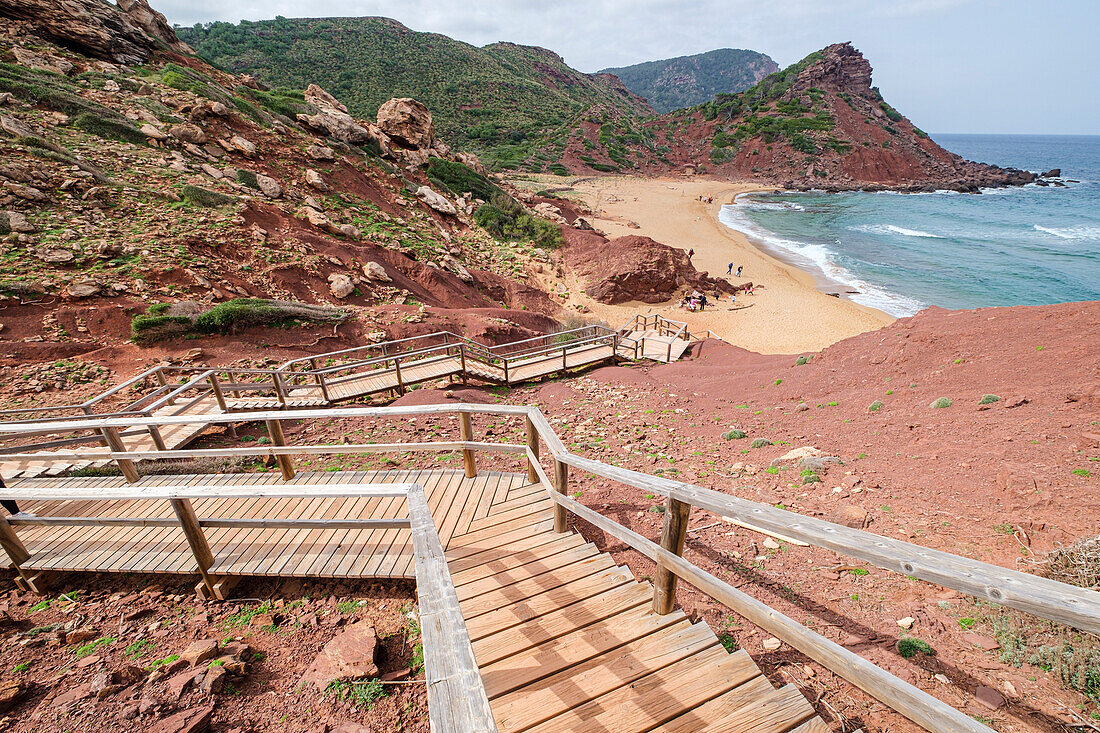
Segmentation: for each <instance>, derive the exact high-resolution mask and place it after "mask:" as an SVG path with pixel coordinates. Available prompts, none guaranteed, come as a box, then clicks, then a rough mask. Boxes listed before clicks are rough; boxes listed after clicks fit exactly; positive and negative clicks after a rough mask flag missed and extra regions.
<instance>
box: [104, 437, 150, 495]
mask: <svg viewBox="0 0 1100 733" xmlns="http://www.w3.org/2000/svg"><path fill="white" fill-rule="evenodd" d="M103 439H104V440H106V441H107V447H108V448H110V449H111V452H112V453H125V452H126V444H125V443H123V442H122V438H121V437H120V436H119V434H118V428H103ZM115 463H117V464H118V468H119V470H120V471H122V475H123V476H125V477H126V480H127V481H129V482H130V483H134V482H135V481H137V480H138V479H140V478H141V475H140V474H139V473H138V472H137V468H136V467H135V466H134V462H133V461H128V460H126V459H125V458H116V459H115Z"/></svg>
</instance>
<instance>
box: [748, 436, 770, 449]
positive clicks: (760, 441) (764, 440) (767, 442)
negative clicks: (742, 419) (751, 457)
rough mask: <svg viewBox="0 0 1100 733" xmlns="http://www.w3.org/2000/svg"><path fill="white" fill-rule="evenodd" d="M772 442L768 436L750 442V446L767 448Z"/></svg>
mask: <svg viewBox="0 0 1100 733" xmlns="http://www.w3.org/2000/svg"><path fill="white" fill-rule="evenodd" d="M771 444H772V442H771V441H770V440H768V439H767V438H757V439H756V440H754V441H752V443H750V444H749V447H750V448H767V447H768V446H769V445H771Z"/></svg>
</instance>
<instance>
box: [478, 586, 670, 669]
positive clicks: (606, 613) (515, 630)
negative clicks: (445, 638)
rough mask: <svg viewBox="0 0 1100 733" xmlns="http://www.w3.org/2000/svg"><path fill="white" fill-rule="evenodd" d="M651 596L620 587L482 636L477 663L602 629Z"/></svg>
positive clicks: (643, 590) (641, 590) (639, 589)
mask: <svg viewBox="0 0 1100 733" xmlns="http://www.w3.org/2000/svg"><path fill="white" fill-rule="evenodd" d="M649 592H650V589H649V588H648V587H646V586H644V585H641V584H633V585H623V586H619V587H618V588H613V589H611V590H608V591H606V592H604V593H600V594H598V595H595V596H592V597H591V598H587V599H585V600H582V601H578V602H577V603H574V604H572V605H570V606H569V607H567V608H563V609H558V610H554V611H551V612H549V613H545V614H542V615H540V616H536V617H534V618H531V619H528V620H527V621H526V622H525V623H523V624H522V625H521V626H509V627H507V628H504V629H501V630H499V631H496V632H494V633H492V634H488V635H486V636H483V637H481V638H480V639H478V640H477V641H475V642H474V643H473V644H474V655H475V656H476V657H477V663H478V664H479V665H481V666H485V665H487V664H492V663H493V662H495V661H498V660H500V659H504V658H506V657H510V656H513V655H515V654H519V653H521V652H523V651H525V650H527V649H531V648H532V647H535V646H538V645H539V644H544V643H546V642H549V641H551V640H553V639H556V638H558V637H560V636H564V635H566V634H569V633H571V632H574V631H576V630H577V629H583V628H585V627H588V626H599V625H600V622H601V621H603V620H604V619H606V618H608V617H611V616H614V615H616V614H620V613H624V612H626V611H628V610H630V609H633V608H638V607H639V606H642V605H643V604H645V603H646V602H647V601H648V600H649V599H648V598H647V596H648V595H649ZM463 612H464V613H465V607H463Z"/></svg>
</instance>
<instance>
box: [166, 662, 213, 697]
mask: <svg viewBox="0 0 1100 733" xmlns="http://www.w3.org/2000/svg"><path fill="white" fill-rule="evenodd" d="M204 671H205V670H203V669H202V668H199V669H189V670H187V671H186V672H180V673H179V674H177V675H176V676H175V677H172V678H170V679H169V680H168V692H169V693H171V694H172V696H173V697H174V698H175V699H177V700H179V699H180V698H181V697H183V691H184V690H186V689H187V686H188V685H190V684H191V683H192V682H194V680H195V678H196V677H198V676H199V675H200V674H202V673H203V672H204Z"/></svg>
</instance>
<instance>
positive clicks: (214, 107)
mask: <svg viewBox="0 0 1100 733" xmlns="http://www.w3.org/2000/svg"><path fill="white" fill-rule="evenodd" d="M210 114H212V115H214V116H215V117H228V116H229V108H228V107H226V106H225V105H224V104H222V103H221V102H211V103H210Z"/></svg>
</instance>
